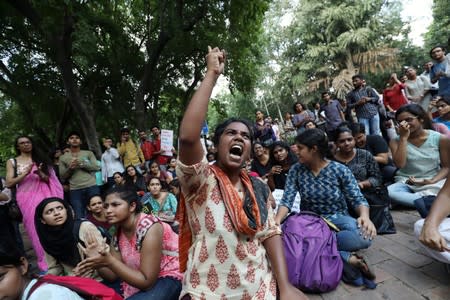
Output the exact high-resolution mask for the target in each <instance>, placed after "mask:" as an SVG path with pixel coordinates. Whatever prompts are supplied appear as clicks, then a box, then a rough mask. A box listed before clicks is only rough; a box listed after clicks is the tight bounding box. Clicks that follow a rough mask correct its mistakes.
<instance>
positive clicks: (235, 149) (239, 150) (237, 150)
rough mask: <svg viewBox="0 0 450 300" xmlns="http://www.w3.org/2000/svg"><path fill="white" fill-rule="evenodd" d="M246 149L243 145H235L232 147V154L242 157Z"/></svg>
mask: <svg viewBox="0 0 450 300" xmlns="http://www.w3.org/2000/svg"><path fill="white" fill-rule="evenodd" d="M243 151H244V149H243V147H242V145H238V144H236V145H233V146H232V147H231V149H230V154H231V155H232V156H234V157H237V158H240V157H241V156H242V152H243Z"/></svg>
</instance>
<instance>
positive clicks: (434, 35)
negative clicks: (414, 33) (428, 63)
mask: <svg viewBox="0 0 450 300" xmlns="http://www.w3.org/2000/svg"><path fill="white" fill-rule="evenodd" d="M436 45H445V46H447V47H448V46H450V5H449V1H448V0H434V1H433V22H432V23H431V25H430V27H429V28H428V32H427V33H426V34H425V49H431V48H432V47H433V46H436ZM427 52H428V51H427ZM428 57H429V56H428Z"/></svg>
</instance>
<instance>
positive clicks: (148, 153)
mask: <svg viewBox="0 0 450 300" xmlns="http://www.w3.org/2000/svg"><path fill="white" fill-rule="evenodd" d="M138 134H139V140H140V146H141V151H142V154H143V155H144V159H145V170H146V171H148V168H149V167H150V165H151V163H152V156H153V144H152V142H151V141H150V140H149V139H148V138H147V133H146V132H145V130H139V132H138Z"/></svg>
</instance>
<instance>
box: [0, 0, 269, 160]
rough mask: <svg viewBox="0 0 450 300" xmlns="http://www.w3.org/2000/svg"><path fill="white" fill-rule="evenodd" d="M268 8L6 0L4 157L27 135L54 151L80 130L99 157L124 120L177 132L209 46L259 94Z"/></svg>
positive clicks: (1, 54)
mask: <svg viewBox="0 0 450 300" xmlns="http://www.w3.org/2000/svg"><path fill="white" fill-rule="evenodd" d="M268 7H269V0H255V1H244V0H234V1H231V0H222V1H205V0H200V1H193V0H185V1H171V0H158V1H156V0H140V1H129V0H114V1H85V0H78V1H55V0H50V1H26V0H17V1H16V0H8V1H3V2H1V3H0V25H1V28H0V36H1V42H0V97H1V98H2V100H3V101H2V105H1V106H0V114H1V116H2V125H3V129H4V131H3V132H2V133H1V134H2V138H3V143H4V145H3V148H1V149H0V155H1V156H3V157H5V156H6V155H8V154H9V153H8V152H10V151H11V149H12V148H11V145H12V143H13V139H14V137H15V136H16V135H17V134H19V133H31V134H33V135H34V136H35V137H37V139H38V140H39V143H40V144H41V145H42V146H43V147H46V148H49V147H51V146H52V145H55V144H64V143H65V136H64V135H65V134H66V133H67V131H69V130H70V129H73V128H75V129H78V130H80V131H81V132H82V134H83V135H84V136H83V139H84V140H85V142H86V143H87V146H88V147H89V148H90V149H91V150H93V151H94V152H95V153H96V154H97V155H99V154H100V146H99V138H100V137H102V136H106V135H108V136H113V137H116V136H117V135H118V132H119V128H121V127H123V126H129V127H130V128H139V129H148V128H149V127H151V125H153V124H159V125H160V126H161V127H167V128H171V129H174V130H177V128H178V121H179V120H180V118H181V116H182V113H183V111H184V107H185V106H186V105H187V102H188V100H189V99H190V96H191V95H192V93H193V91H194V89H195V87H196V86H197V84H198V82H199V80H200V79H201V77H202V72H203V69H204V55H205V53H206V47H207V46H208V45H211V46H219V47H221V48H225V49H226V50H227V51H228V53H229V55H228V65H227V74H226V75H227V76H228V77H229V79H230V83H231V87H232V88H233V89H235V90H237V91H240V92H243V93H245V92H249V91H252V90H253V87H254V84H255V80H256V78H257V74H258V73H259V72H258V68H259V65H258V64H256V63H255V62H256V61H259V60H260V55H261V51H260V48H259V47H254V44H255V43H258V41H259V39H260V35H261V32H262V21H263V17H264V13H265V12H266V10H267V9H268ZM5 145H7V146H5Z"/></svg>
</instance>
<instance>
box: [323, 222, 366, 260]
mask: <svg viewBox="0 0 450 300" xmlns="http://www.w3.org/2000/svg"><path fill="white" fill-rule="evenodd" d="M329 220H330V221H331V222H333V224H335V225H336V226H337V227H338V228H339V229H340V231H339V232H338V233H337V234H336V237H337V247H338V250H339V253H340V254H341V257H342V260H343V261H348V260H349V258H350V256H351V252H354V251H358V250H361V249H366V248H369V246H370V245H371V244H372V241H371V240H370V239H369V238H367V239H365V238H364V236H363V235H362V234H361V231H360V229H359V228H358V224H357V222H356V219H355V218H352V217H350V216H344V215H340V214H335V215H333V216H331V217H330V218H329Z"/></svg>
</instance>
